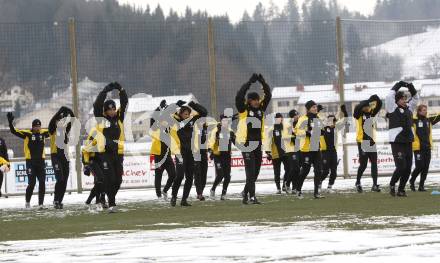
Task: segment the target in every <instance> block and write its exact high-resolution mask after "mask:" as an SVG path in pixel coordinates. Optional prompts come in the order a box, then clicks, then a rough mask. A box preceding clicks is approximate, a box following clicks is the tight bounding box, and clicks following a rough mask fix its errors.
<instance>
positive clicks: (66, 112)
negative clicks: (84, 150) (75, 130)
mask: <svg viewBox="0 0 440 263" xmlns="http://www.w3.org/2000/svg"><path fill="white" fill-rule="evenodd" d="M66 117H74V114H73V111H72V110H71V109H69V108H67V107H64V106H63V107H61V108H60V109H59V110H58V112H57V113H56V114H55V115H54V116H53V117H52V119H51V120H50V122H49V135H50V153H51V154H50V157H51V160H52V167H53V169H54V173H55V178H56V180H57V182H56V183H55V193H54V200H53V203H54V207H55V209H63V198H64V194H65V193H66V187H67V180H68V179H69V171H70V169H69V165H70V164H69V160H68V158H69V149H68V140H69V132H70V129H71V123H70V121H69V120H68V119H67V118H66ZM65 118H66V119H65ZM62 119H63V120H62ZM61 120H62V121H61ZM60 121H61V122H60Z"/></svg>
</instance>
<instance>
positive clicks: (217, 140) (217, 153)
mask: <svg viewBox="0 0 440 263" xmlns="http://www.w3.org/2000/svg"><path fill="white" fill-rule="evenodd" d="M234 118H235V116H232V118H231V117H230V116H225V115H223V114H222V115H221V116H220V123H218V124H217V127H216V128H215V129H214V130H213V131H212V133H211V136H210V138H209V154H210V158H211V160H214V167H215V180H214V183H213V184H212V188H211V191H210V197H211V199H214V198H215V189H216V188H217V186H218V185H219V184H220V183H221V181H222V180H223V190H222V194H221V197H220V200H222V201H223V200H226V192H227V191H228V186H229V182H230V181H231V147H232V143H235V134H234V132H233V131H232V129H231V127H230V124H231V120H232V119H234Z"/></svg>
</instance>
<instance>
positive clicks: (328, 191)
mask: <svg viewBox="0 0 440 263" xmlns="http://www.w3.org/2000/svg"><path fill="white" fill-rule="evenodd" d="M327 193H330V194H332V193H336V190H335V189H333V185H331V184H329V185H328V186H327Z"/></svg>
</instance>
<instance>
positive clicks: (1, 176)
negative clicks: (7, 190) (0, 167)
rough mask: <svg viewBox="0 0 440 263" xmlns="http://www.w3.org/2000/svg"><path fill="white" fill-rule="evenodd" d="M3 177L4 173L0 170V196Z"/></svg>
mask: <svg viewBox="0 0 440 263" xmlns="http://www.w3.org/2000/svg"><path fill="white" fill-rule="evenodd" d="M3 177H4V174H3V172H2V171H0V196H1V193H2V185H3Z"/></svg>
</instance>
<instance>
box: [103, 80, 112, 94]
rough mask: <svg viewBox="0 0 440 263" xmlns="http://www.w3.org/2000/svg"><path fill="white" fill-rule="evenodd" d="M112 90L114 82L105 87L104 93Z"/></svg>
mask: <svg viewBox="0 0 440 263" xmlns="http://www.w3.org/2000/svg"><path fill="white" fill-rule="evenodd" d="M112 90H114V84H113V82H112V83H110V84H108V85H107V86H105V87H104V92H110V91H112Z"/></svg>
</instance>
